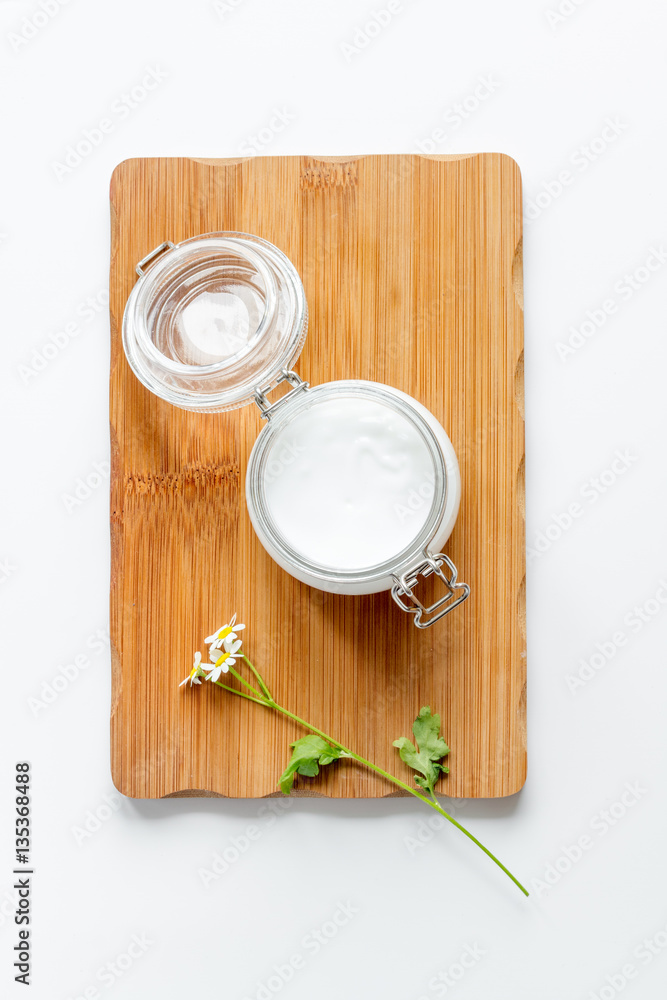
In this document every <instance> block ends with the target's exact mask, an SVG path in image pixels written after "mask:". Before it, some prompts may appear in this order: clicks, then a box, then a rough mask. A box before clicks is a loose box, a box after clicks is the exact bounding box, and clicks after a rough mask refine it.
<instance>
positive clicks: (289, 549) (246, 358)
mask: <svg viewBox="0 0 667 1000" xmlns="http://www.w3.org/2000/svg"><path fill="white" fill-rule="evenodd" d="M137 273H138V275H139V280H138V281H137V283H136V285H135V286H134V288H133V290H132V292H131V293H130V296H129V298H128V301H127V305H126V308H125V315H124V319H123V345H124V348H125V353H126V356H127V359H128V362H129V364H130V366H131V368H132V370H133V371H134V373H135V374H136V376H137V378H139V380H140V381H141V382H142V383H143V384H144V385H145V386H146V388H148V389H150V390H151V391H152V392H154V393H155V394H156V395H158V396H160V397H161V398H162V399H165V400H167V401H168V402H170V403H172V404H173V405H175V406H179V407H181V408H183V409H186V410H194V411H197V412H202V413H214V412H220V411H223V410H230V409H234V408H236V407H240V406H245V405H248V404H252V403H254V404H256V405H257V406H258V407H259V409H260V411H261V414H262V417H263V418H264V419H265V420H266V426H265V427H264V428H262V430H261V431H260V433H259V435H258V437H257V440H256V442H255V445H254V447H253V449H252V453H251V455H250V460H249V463H248V469H247V475H246V502H247V505H248V512H249V514H250V518H251V521H252V524H253V526H254V528H255V532H256V533H257V536H258V538H259V540H260V541H261V543H262V545H263V546H264V548H265V549H266V551H267V552H268V553H269V555H271V556H272V558H273V559H274V560H275V561H276V562H277V563H278V564H279V565H280V566H281V567H282V568H283V569H284V570H286V571H287V572H288V573H290V574H291V575H292V576H294V577H296V578H297V579H298V580H301V581H302V582H303V583H307V584H309V585H310V586H312V587H316V588H318V589H319V590H325V591H329V592H331V593H338V594H373V593H377V592H380V591H384V590H390V591H391V595H392V597H393V599H394V600H395V602H396V603H397V604H398V606H399V607H400V608H401V609H402V610H403V611H406V612H408V613H410V614H411V615H413V621H414V624H415V625H416V626H417V627H418V628H426V627H428V626H429V625H432V624H433V623H434V622H435V621H438V620H439V619H440V618H442V617H443V616H444V615H445V614H447V613H448V612H449V611H451V610H452V609H453V608H454V607H456V606H457V605H458V604H460V603H461V602H462V601H464V600H465V599H466V598H467V597H468V594H469V592H470V591H469V587H468V586H467V584H464V583H459V582H458V581H457V571H456V568H455V567H454V564H453V563H452V561H451V560H450V559H449V558H448V557H447V556H446V555H445V554H444V553H443V552H441V551H440V550H441V549H442V547H443V546H444V544H445V542H446V541H447V539H448V538H449V535H450V534H451V531H452V529H453V527H454V523H455V521H456V516H457V513H458V508H459V501H460V497H461V481H460V475H459V468H458V463H457V460H456V454H455V452H454V448H453V446H452V443H451V441H450V440H449V438H448V436H447V434H446V433H445V431H444V429H443V427H442V426H441V425H440V423H439V422H438V421H437V420H436V419H435V417H434V416H433V414H432V413H430V412H429V411H428V410H427V409H426V408H425V407H424V406H422V404H421V403H419V402H417V400H415V399H413V398H412V397H411V396H408V395H406V394H405V393H404V392H401V391H400V390H398V389H394V388H392V387H390V386H387V385H381V384H379V383H377V382H368V381H363V380H360V379H349V380H340V381H335V382H326V383H323V384H320V385H317V386H310V385H309V383H308V382H305V381H303V380H302V379H301V378H300V376H299V375H297V373H296V372H294V371H293V370H292V367H291V366H292V365H293V364H294V362H295V360H296V359H297V357H298V356H299V354H300V352H301V349H302V347H303V342H304V340H305V337H306V331H307V325H308V309H307V305H306V300H305V295H304V290H303V285H302V283H301V279H300V278H299V275H298V273H297V271H296V269H295V267H294V265H293V264H292V263H291V261H290V260H289V259H288V258H287V257H286V256H285V254H283V253H282V251H280V250H279V249H278V248H277V247H275V246H274V245H273V244H271V243H268V242H267V241H266V240H263V239H260V238H259V237H256V236H250V235H248V234H245V233H210V234H205V235H203V236H198V237H195V238H193V239H190V240H185V241H184V242H182V243H179V244H177V245H176V244H173V243H171V242H166V243H163V244H161V246H159V247H157V248H156V249H155V250H154V251H152V253H150V254H149V255H148V256H147V257H145V258H144V259H143V260H142V261H140V263H139V264H138V265H137ZM280 383H287V384H288V387H289V391H288V392H287V393H286V394H285V395H283V396H282V397H280V398H279V399H276V400H275V401H273V402H272V401H271V400H270V399H269V398H268V393H270V392H271V390H272V389H275V388H276V387H277V386H278V385H279V384H280ZM431 575H435V576H436V577H437V578H438V579H439V580H440V582H441V583H442V585H443V587H444V593H443V595H442V596H441V597H440V598H439V599H438V600H436V601H435V602H434V603H433V604H431V605H429V606H425V605H423V604H422V603H421V601H420V600H419V598H418V597H417V595H416V594H415V592H414V591H415V588H416V586H417V584H418V582H419V578H420V577H428V576H431Z"/></svg>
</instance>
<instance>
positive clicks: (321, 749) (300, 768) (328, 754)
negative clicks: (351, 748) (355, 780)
mask: <svg viewBox="0 0 667 1000" xmlns="http://www.w3.org/2000/svg"><path fill="white" fill-rule="evenodd" d="M290 745H291V746H292V748H293V753H292V759H291V760H290V762H289V764H288V765H287V767H286V768H285V770H284V771H283V773H282V774H281V775H280V780H279V782H278V784H279V785H280V788H281V791H283V792H284V793H285V795H289V793H290V792H291V791H292V785H293V784H294V778H295V776H296V775H297V774H303V775H304V776H305V777H307V778H314V777H315V776H316V775H317V774H319V771H320V764H322V765H324V764H331V763H332V761H334V760H338V758H339V757H346V756H348V755H347V754H344V753H343V751H342V750H339V749H338V748H337V747H334V746H332V745H331V743H327V742H326V740H323V739H322V738H321V737H320V736H314V735H312V736H304V737H303V738H302V739H300V740H297V741H296V743H292V744H290Z"/></svg>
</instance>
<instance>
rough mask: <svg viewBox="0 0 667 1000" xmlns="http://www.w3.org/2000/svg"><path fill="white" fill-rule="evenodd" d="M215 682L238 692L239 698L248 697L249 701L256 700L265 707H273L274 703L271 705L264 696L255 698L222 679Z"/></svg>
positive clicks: (233, 691)
mask: <svg viewBox="0 0 667 1000" xmlns="http://www.w3.org/2000/svg"><path fill="white" fill-rule="evenodd" d="M213 683H214V684H217V685H218V687H221V688H224V689H225V691H231V692H232V694H237V695H238V696H239V698H247V699H248V701H254V702H255V704H256V705H264V706H265V708H272V707H273V706H272V705H269V703H268V702H267V701H265V700H264V698H253V697H252V695H250V694H246V693H245V691H239V689H238V688H233V687H230V686H229V684H223V683H222V681H213Z"/></svg>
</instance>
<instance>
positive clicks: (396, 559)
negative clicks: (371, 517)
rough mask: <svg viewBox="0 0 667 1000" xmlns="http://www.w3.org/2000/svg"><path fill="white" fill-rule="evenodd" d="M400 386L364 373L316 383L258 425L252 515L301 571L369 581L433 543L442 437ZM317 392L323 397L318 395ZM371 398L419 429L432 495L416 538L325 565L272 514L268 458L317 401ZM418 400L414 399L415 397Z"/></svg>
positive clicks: (333, 579) (441, 491)
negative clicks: (380, 554)
mask: <svg viewBox="0 0 667 1000" xmlns="http://www.w3.org/2000/svg"><path fill="white" fill-rule="evenodd" d="M399 393H400V390H394V389H393V388H392V387H391V386H386V385H383V384H382V383H379V382H370V381H363V380H360V379H341V380H338V381H335V382H323V383H320V384H318V385H315V386H312V387H310V388H309V389H307V391H305V392H302V393H299V394H298V395H297V394H295V395H294V397H293V398H292V399H285V400H284V405H282V406H281V408H280V411H279V412H278V413H277V414H276V417H275V418H272V419H271V420H270V421H269V423H268V425H267V426H266V427H264V428H262V430H261V431H260V433H259V435H258V437H257V439H256V441H255V445H254V447H253V450H252V454H251V456H250V460H249V464H248V472H247V479H246V501H247V505H248V509H249V511H250V514H251V519H252V521H253V524H254V526H255V529H256V530H257V529H258V528H259V532H258V533H259V534H260V538H262V539H265V538H267V537H268V538H269V539H270V541H271V544H272V546H274V547H275V549H276V550H277V552H278V553H279V554H280V556H281V557H282V559H283V560H284V561H285V562H286V563H288V564H291V565H294V566H295V567H296V568H297V569H298V570H300V571H301V572H302V573H304V574H307V575H308V576H309V577H312V578H315V579H317V580H319V581H321V582H322V583H327V584H329V585H332V584H333V585H335V584H336V583H338V584H341V585H346V584H347V585H350V584H361V583H368V584H371V583H373V581H377V580H379V579H381V578H384V577H387V576H388V575H398V574H400V573H401V572H402V571H404V570H405V569H406V567H409V566H410V565H411V564H412V563H413V562H414V561H415V560H416V559H418V557H420V555H421V556H422V558H423V553H424V551H425V549H426V548H427V547H428V545H429V543H430V542H432V540H433V539H434V538H435V537H436V536H437V535H438V531H439V528H440V526H441V524H442V522H443V519H444V517H445V511H446V508H447V499H448V491H449V475H448V469H447V463H446V461H445V456H444V454H443V451H442V448H441V447H440V444H439V442H438V439H437V437H436V435H435V433H434V431H433V429H432V428H431V427H430V425H429V423H428V421H427V420H426V419H425V418H424V417H423V416H422V414H421V413H420V412H419V410H417V409H416V408H415V407H414V406H413V405H411V403H410V402H408V400H410V398H411V397H407V399H405V398H402V397H405V394H404V393H400V394H399ZM318 397H319V398H318ZM336 397H338V398H345V397H347V398H360V397H362V398H370V399H374V400H376V401H379V402H381V403H383V404H384V405H386V406H388V407H389V408H391V409H393V410H394V411H395V412H397V413H400V414H401V416H403V417H404V418H405V419H407V420H408V422H409V423H410V424H411V425H412V427H413V428H414V429H415V430H416V431H417V432H418V433H419V435H420V437H421V438H422V440H423V441H424V443H425V444H426V446H427V449H428V451H429V455H430V457H431V459H432V462H433V471H434V482H433V488H434V492H433V499H432V503H431V508H430V510H429V514H428V517H427V518H426V521H425V522H424V524H423V525H422V527H421V528H420V530H419V531H418V532H417V533H416V534H415V536H414V538H413V539H412V540H411V541H410V542H409V543H408V544H407V545H406V546H404V547H403V548H402V549H400V550H398V551H397V552H396V553H395V554H393V555H392V556H391V557H389V558H387V559H385V560H384V561H382V562H379V563H376V564H374V565H371V566H365V567H361V568H359V567H358V568H355V569H351V570H346V569H342V568H341V567H340V566H326V565H324V564H322V563H317V562H314V561H312V560H310V559H308V557H307V556H306V555H305V554H303V553H302V552H299V551H298V550H297V549H296V548H295V547H294V546H293V545H292V544H291V543H290V542H289V541H288V540H287V539H286V538H285V537H284V536H283V534H282V532H281V531H280V529H279V528H278V526H277V525H276V523H275V520H274V518H273V517H272V515H271V512H270V507H269V504H268V501H267V499H266V493H265V471H266V464H267V462H268V461H269V460H270V452H271V446H272V445H273V443H274V442H275V441H276V439H277V436H278V434H281V433H282V432H283V431H284V429H285V427H286V426H288V425H289V423H290V422H291V420H293V419H294V418H295V417H296V416H298V415H299V414H300V413H302V412H303V411H304V410H305V409H307V408H309V407H310V406H312V405H313V404H315V405H316V404H317V402H323V401H325V400H329V399H334V398H336ZM414 402H416V400H415V401H414Z"/></svg>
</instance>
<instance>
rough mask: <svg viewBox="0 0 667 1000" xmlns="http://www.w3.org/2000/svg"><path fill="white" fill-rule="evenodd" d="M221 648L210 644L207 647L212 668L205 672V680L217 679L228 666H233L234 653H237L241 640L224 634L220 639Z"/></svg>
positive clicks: (224, 672) (234, 661)
mask: <svg viewBox="0 0 667 1000" xmlns="http://www.w3.org/2000/svg"><path fill="white" fill-rule="evenodd" d="M222 643H223V645H222V648H217V647H216V646H215V645H212V646H211V648H210V649H209V652H208V656H209V659H210V661H211V663H212V664H213V670H211V672H210V674H207V676H206V680H207V681H217V680H218V678H219V677H220V674H226V673H227V671H228V670H229V668H230V667H233V666H234V664H235V663H236V657H235V655H234V654H235V653H238V651H239V649H240V648H241V640H240V639H236V641H234V640H232V638H231V636H229V635H228V636H226V637H225V638H224V639H223V640H222Z"/></svg>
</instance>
